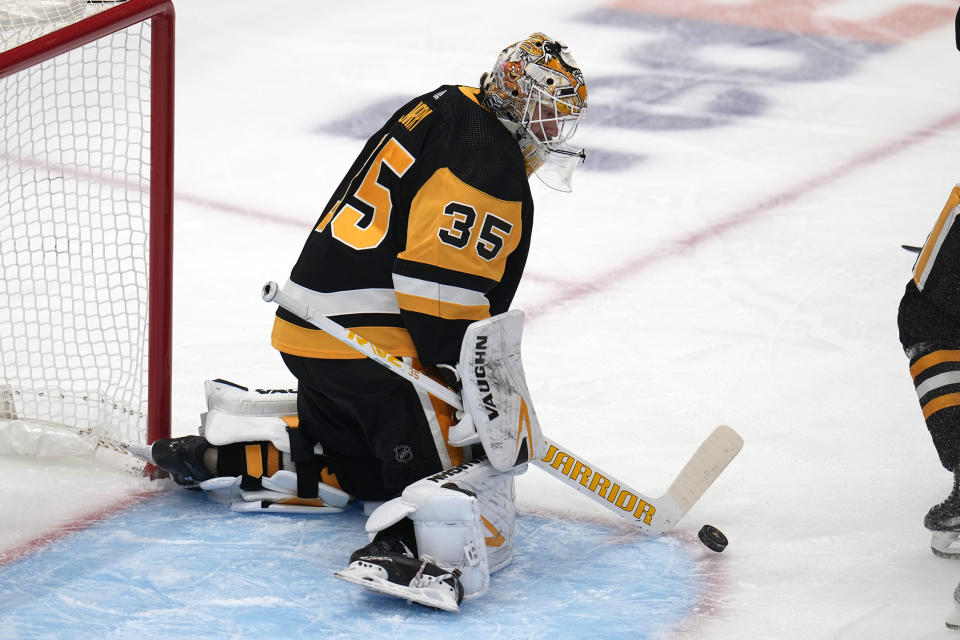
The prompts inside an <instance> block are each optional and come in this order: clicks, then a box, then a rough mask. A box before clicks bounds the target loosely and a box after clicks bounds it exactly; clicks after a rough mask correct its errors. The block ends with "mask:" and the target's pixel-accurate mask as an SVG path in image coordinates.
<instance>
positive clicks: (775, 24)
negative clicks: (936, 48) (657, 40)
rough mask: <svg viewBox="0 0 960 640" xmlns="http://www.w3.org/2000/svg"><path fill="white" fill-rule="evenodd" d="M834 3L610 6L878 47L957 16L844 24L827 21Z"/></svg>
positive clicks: (918, 14)
mask: <svg viewBox="0 0 960 640" xmlns="http://www.w3.org/2000/svg"><path fill="white" fill-rule="evenodd" d="M835 3H836V0H806V1H805V2H784V0H752V2H750V3H747V4H727V3H715V2H707V1H705V0H674V1H673V2H663V0H615V1H614V2H612V3H611V5H610V6H611V8H613V9H617V10H620V11H634V12H637V13H647V14H652V15H660V16H668V17H672V18H690V19H693V20H708V21H711V22H719V23H723V24H733V25H737V26H743V27H757V28H761V29H773V30H776V31H784V32H787V33H803V34H808V35H814V36H826V37H843V38H850V39H851V40H859V41H861V42H877V43H883V44H898V43H902V42H906V41H907V40H912V39H913V38H917V37H919V36H922V35H924V34H926V33H928V32H930V31H932V30H934V29H938V28H940V27H942V26H945V25H947V24H949V23H950V22H951V21H952V20H953V18H954V15H955V14H956V11H955V10H954V9H951V8H950V7H941V6H938V5H935V4H930V3H906V2H905V3H903V4H902V5H901V6H899V7H893V8H890V9H888V10H887V11H886V12H884V13H883V14H881V15H878V16H875V17H872V18H865V19H859V20H857V19H845V18H836V17H832V16H830V15H829V8H830V5H831V4H835Z"/></svg>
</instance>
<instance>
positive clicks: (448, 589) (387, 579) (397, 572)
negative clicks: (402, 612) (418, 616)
mask: <svg viewBox="0 0 960 640" xmlns="http://www.w3.org/2000/svg"><path fill="white" fill-rule="evenodd" d="M333 575H335V576H336V577H338V578H340V579H342V580H346V581H347V582H352V583H354V584H359V585H360V586H362V587H364V588H366V589H369V590H370V591H374V592H376V593H382V594H385V595H389V596H394V597H397V598H403V599H404V600H408V601H410V602H416V603H417V604H422V605H424V606H427V607H434V608H436V609H443V610H445V611H459V610H460V603H461V602H462V601H463V585H462V584H461V583H460V578H459V576H460V572H459V571H457V570H456V569H454V570H453V571H446V570H444V569H441V568H440V567H438V566H437V565H435V564H433V563H432V562H430V561H429V560H428V559H422V560H418V559H417V558H415V557H414V556H413V554H411V552H410V549H409V548H408V547H407V545H405V544H404V543H403V542H401V541H400V540H399V539H397V538H386V539H380V540H375V541H374V542H371V543H370V544H368V545H367V546H365V547H363V548H362V549H357V550H356V551H354V552H353V554H352V555H351V556H350V565H349V566H348V567H347V568H346V569H343V570H342V571H337V572H336V573H334V574H333Z"/></svg>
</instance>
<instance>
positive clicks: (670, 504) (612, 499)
mask: <svg viewBox="0 0 960 640" xmlns="http://www.w3.org/2000/svg"><path fill="white" fill-rule="evenodd" d="M261 295H262V297H263V300H264V301H265V302H275V303H277V304H278V305H280V306H281V307H283V308H284V309H286V310H287V311H289V312H290V313H292V314H294V315H295V316H297V317H299V318H302V319H303V320H305V321H307V322H309V323H310V324H312V325H314V326H315V327H317V328H319V329H323V330H324V331H326V332H327V333H329V334H330V335H331V336H333V337H334V338H336V339H337V340H339V341H340V342H343V343H344V344H346V345H347V346H349V347H352V348H353V349H356V350H357V351H359V352H360V353H362V354H363V355H365V356H367V357H368V358H370V359H372V360H374V361H376V362H378V363H379V364H381V365H383V366H384V367H386V368H387V369H390V370H391V371H393V372H394V373H396V374H397V375H399V376H402V377H406V378H408V379H409V380H410V382H411V383H412V384H415V385H417V386H419V387H420V388H421V389H423V390H424V391H426V392H427V393H429V394H431V395H433V396H434V397H436V398H438V399H440V400H442V401H444V402H446V403H447V404H449V405H450V406H452V407H454V408H455V409H458V410H461V411H462V410H463V401H462V400H461V397H460V394H458V393H457V392H455V391H453V390H452V389H449V388H447V387H445V386H443V385H442V384H440V383H439V382H437V381H435V380H433V379H432V378H430V377H429V376H427V375H425V374H423V373H422V372H420V371H418V370H417V369H415V368H413V367H411V366H410V365H408V364H406V363H405V362H403V361H402V360H401V359H400V358H398V357H396V356H394V355H391V354H390V353H388V352H387V351H385V350H384V349H382V348H380V347H379V346H377V345H376V344H374V343H372V342H370V341H369V340H367V339H366V338H363V337H362V336H359V335H357V334H356V333H354V332H353V331H351V330H349V329H346V328H344V327H342V326H340V325H339V324H337V323H336V322H334V321H333V320H331V319H330V318H328V317H326V316H325V315H323V314H320V313H317V312H315V311H313V310H312V309H311V308H310V307H309V306H307V305H306V304H304V303H303V302H301V301H299V300H296V299H295V298H292V297H291V296H289V295H288V294H286V293H284V292H283V291H281V290H280V287H279V286H278V285H277V283H276V282H273V281H271V282H267V283H266V284H265V285H264V286H263V290H262V294H261ZM545 439H546V445H547V453H546V455H545V456H544V457H543V458H542V459H534V460H532V462H533V463H534V464H536V465H537V466H538V467H540V468H541V469H543V470H544V471H546V472H547V473H548V474H550V475H552V476H553V477H555V478H557V479H558V480H560V481H561V482H563V483H564V484H566V485H567V486H569V487H571V488H573V489H576V490H577V491H579V492H580V493H582V494H584V495H585V496H587V497H588V498H590V499H591V500H593V501H594V502H596V503H597V504H599V505H601V506H603V507H605V508H606V509H609V510H610V511H612V512H613V513H615V514H617V515H618V516H620V517H621V518H623V519H624V520H627V521H628V522H631V523H632V524H634V525H635V526H636V527H637V528H639V529H640V530H641V531H643V532H644V533H649V534H657V533H663V532H665V531H668V530H670V529H672V528H673V527H674V526H676V524H677V522H679V521H680V519H681V518H682V517H683V516H684V515H685V514H686V513H687V512H688V511H689V510H690V508H691V507H692V506H693V505H694V504H695V503H696V502H697V500H699V499H700V497H701V496H702V495H703V494H704V492H705V491H706V490H707V489H708V488H709V487H710V485H711V484H713V481H714V480H716V479H717V477H718V476H719V475H720V473H721V472H722V471H723V470H724V469H725V468H726V467H727V465H728V464H730V462H731V461H732V460H733V459H734V458H735V457H736V455H737V454H738V453H739V452H740V449H741V448H742V447H743V439H742V438H741V437H740V435H739V434H738V433H737V432H736V431H734V430H733V429H731V428H730V427H728V426H725V425H721V426H719V427H717V428H716V429H714V431H713V432H712V433H711V434H710V435H709V436H707V438H706V440H704V441H703V443H702V444H701V445H700V446H699V447H698V448H697V450H696V451H695V452H694V454H693V456H691V458H690V460H689V461H687V464H685V465H684V467H683V469H681V470H680V473H679V474H677V477H676V478H675V479H674V481H673V482H672V483H671V484H670V487H669V488H668V489H667V492H666V493H665V494H664V495H662V496H660V497H658V498H657V497H650V496H647V495H645V494H643V493H640V492H639V491H637V490H636V489H633V488H632V487H630V486H629V485H627V484H626V483H624V482H622V481H621V480H618V479H617V478H615V477H613V476H612V475H610V474H609V473H607V472H605V471H603V470H602V469H600V468H599V467H597V466H596V465H594V464H592V463H590V462H587V461H586V460H585V459H584V458H582V457H581V456H578V455H576V454H574V453H572V452H571V451H570V450H569V449H567V448H566V447H564V446H562V445H560V444H559V443H557V442H556V441H554V440H551V439H550V438H545Z"/></svg>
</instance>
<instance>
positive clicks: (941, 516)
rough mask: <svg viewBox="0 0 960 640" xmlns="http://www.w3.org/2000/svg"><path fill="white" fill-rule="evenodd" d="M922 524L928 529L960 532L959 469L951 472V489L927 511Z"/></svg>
mask: <svg viewBox="0 0 960 640" xmlns="http://www.w3.org/2000/svg"><path fill="white" fill-rule="evenodd" d="M923 526H924V527H926V528H927V529H929V530H930V531H952V532H960V469H956V470H954V472H953V491H951V492H950V495H949V496H947V499H946V500H944V501H943V502H941V503H940V504H937V505H934V506H933V507H932V508H931V509H930V511H928V512H927V515H926V516H925V517H924V518H923Z"/></svg>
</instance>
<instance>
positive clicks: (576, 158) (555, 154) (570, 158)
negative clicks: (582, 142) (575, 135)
mask: <svg viewBox="0 0 960 640" xmlns="http://www.w3.org/2000/svg"><path fill="white" fill-rule="evenodd" d="M545 155H546V158H545V159H544V160H543V162H542V163H541V165H540V167H539V168H538V169H537V177H538V178H540V182H542V183H543V184H545V185H547V186H548V187H550V188H551V189H554V190H556V191H562V192H564V193H570V192H571V191H573V186H572V181H573V172H574V170H576V168H577V167H579V166H580V165H581V164H582V163H583V162H584V161H585V160H586V159H587V154H586V152H585V151H584V150H583V149H573V148H572V147H566V148H562V149H554V150H552V151H547V152H546V154H545Z"/></svg>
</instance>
